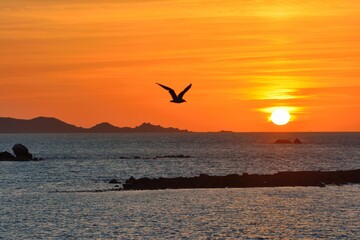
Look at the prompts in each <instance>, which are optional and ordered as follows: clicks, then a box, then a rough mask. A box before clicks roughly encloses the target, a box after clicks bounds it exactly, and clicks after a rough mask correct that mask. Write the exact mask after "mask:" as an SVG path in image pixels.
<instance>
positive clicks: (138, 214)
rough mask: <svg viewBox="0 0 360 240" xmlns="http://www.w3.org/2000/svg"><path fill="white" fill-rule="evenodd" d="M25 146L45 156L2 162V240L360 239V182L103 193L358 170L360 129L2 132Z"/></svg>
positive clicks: (6, 143) (3, 139)
mask: <svg viewBox="0 0 360 240" xmlns="http://www.w3.org/2000/svg"><path fill="white" fill-rule="evenodd" d="M278 138H288V139H291V140H293V139H295V138H299V139H300V140H301V141H302V142H303V144H273V142H274V141H275V140H276V139H278ZM15 143H23V144H24V145H26V146H27V147H28V148H29V149H30V151H31V152H32V153H33V155H34V156H36V157H42V158H44V160H43V161H38V162H0V204H1V205H0V211H1V212H0V239H359V238H360V224H359V223H360V201H359V199H360V185H346V186H327V187H325V188H318V187H292V188H285V187H283V188H248V189H191V190H159V191H115V192H114V191H112V192H109V191H105V192H97V190H106V189H110V188H112V187H113V185H110V184H109V183H108V182H109V181H110V180H111V179H113V178H116V179H117V180H119V181H124V180H125V179H127V178H129V177H130V176H134V177H136V178H138V177H165V176H166V177H169V176H171V177H175V176H195V175H198V174H200V173H205V174H209V175H225V174H232V173H239V174H241V173H244V172H247V173H275V172H278V171H299V170H348V169H358V168H360V133H185V134H183V133H181V134H9V135H5V134H4V135H0V151H5V150H7V151H11V147H12V146H13V145H14V144H15ZM180 154H182V155H187V156H190V157H189V158H175V157H164V156H171V155H180ZM157 156H160V157H161V158H158V157H157Z"/></svg>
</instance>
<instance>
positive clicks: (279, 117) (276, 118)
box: [270, 109, 290, 125]
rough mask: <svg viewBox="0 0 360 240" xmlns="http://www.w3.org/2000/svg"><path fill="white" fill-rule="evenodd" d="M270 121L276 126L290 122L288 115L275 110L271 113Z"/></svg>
mask: <svg viewBox="0 0 360 240" xmlns="http://www.w3.org/2000/svg"><path fill="white" fill-rule="evenodd" d="M270 120H271V121H272V122H273V123H274V124H276V125H285V124H287V123H288V122H289V121H290V113H289V112H288V111H287V110H285V109H276V110H274V111H273V112H272V114H271V117H270Z"/></svg>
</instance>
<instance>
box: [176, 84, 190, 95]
mask: <svg viewBox="0 0 360 240" xmlns="http://www.w3.org/2000/svg"><path fill="white" fill-rule="evenodd" d="M191 86H192V84H191V83H190V85H189V86H187V87H186V88H185V89H184V90H183V91H182V92H181V93H180V94H179V98H183V96H184V94H185V93H186V92H187V91H188V90H189V89H190V88H191Z"/></svg>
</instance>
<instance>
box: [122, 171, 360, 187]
mask: <svg viewBox="0 0 360 240" xmlns="http://www.w3.org/2000/svg"><path fill="white" fill-rule="evenodd" d="M349 183H357V184H359V183H360V169H356V170H346V171H326V172H321V171H299V172H278V173H275V174H264V175H259V174H248V173H244V174H242V175H239V174H231V175H227V176H209V175H206V174H200V175H199V176H196V177H175V178H162V177H160V178H155V179H150V178H139V179H135V178H133V177H130V178H129V179H127V180H126V182H125V183H124V184H123V190H156V189H187V188H250V187H290V186H291V187H295V186H319V187H325V186H326V185H343V184H349Z"/></svg>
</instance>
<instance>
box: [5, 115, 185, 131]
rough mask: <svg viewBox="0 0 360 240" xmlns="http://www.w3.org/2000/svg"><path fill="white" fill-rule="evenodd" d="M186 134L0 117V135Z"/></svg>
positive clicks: (143, 126)
mask: <svg viewBox="0 0 360 240" xmlns="http://www.w3.org/2000/svg"><path fill="white" fill-rule="evenodd" d="M171 132H188V131H187V130H180V129H177V128H171V127H170V128H164V127H162V126H159V125H152V124H150V123H143V124H141V125H140V126H137V127H135V128H130V127H116V126H113V125H111V124H110V123H100V124H97V125H95V126H94V127H91V128H82V127H77V126H75V125H71V124H68V123H66V122H63V121H61V120H59V119H56V118H51V117H37V118H34V119H30V120H24V119H15V118H5V117H0V133H171Z"/></svg>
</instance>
